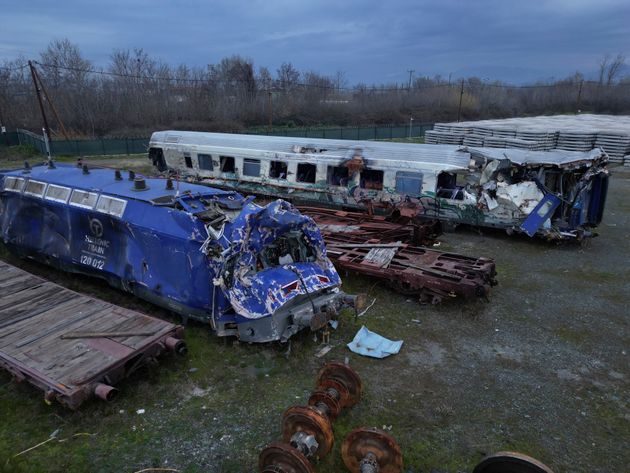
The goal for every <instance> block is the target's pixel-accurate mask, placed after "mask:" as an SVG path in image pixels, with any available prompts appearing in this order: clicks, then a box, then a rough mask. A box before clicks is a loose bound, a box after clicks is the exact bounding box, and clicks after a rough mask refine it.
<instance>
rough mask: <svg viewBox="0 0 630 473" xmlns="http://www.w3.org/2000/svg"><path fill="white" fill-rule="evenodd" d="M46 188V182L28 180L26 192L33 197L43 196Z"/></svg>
mask: <svg viewBox="0 0 630 473" xmlns="http://www.w3.org/2000/svg"><path fill="white" fill-rule="evenodd" d="M45 189H46V183H45V182H39V181H28V182H27V183H26V189H24V193H25V194H28V195H32V196H33V197H43V196H44V190H45Z"/></svg>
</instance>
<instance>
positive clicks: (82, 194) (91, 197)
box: [70, 189, 98, 209]
mask: <svg viewBox="0 0 630 473" xmlns="http://www.w3.org/2000/svg"><path fill="white" fill-rule="evenodd" d="M97 197H98V194H97V193H95V192H86V191H80V190H78V189H75V190H73V191H72V197H70V205H74V206H75V207H83V208H84V209H91V208H94V204H96V198H97Z"/></svg>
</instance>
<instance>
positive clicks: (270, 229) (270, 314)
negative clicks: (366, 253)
mask: <svg viewBox="0 0 630 473" xmlns="http://www.w3.org/2000/svg"><path fill="white" fill-rule="evenodd" d="M226 232H227V233H226ZM223 236H225V237H226V241H229V247H228V248H227V249H225V250H224V251H223V252H222V253H221V257H220V258H217V260H219V261H220V263H221V267H220V268H219V269H218V270H217V274H218V275H219V277H218V278H216V279H215V281H214V284H215V287H217V288H218V289H220V290H221V292H222V293H223V294H224V295H225V297H226V298H227V299H228V300H229V302H230V303H231V310H229V311H227V312H224V313H222V314H221V315H220V316H219V317H216V319H215V327H216V330H217V333H218V334H219V335H235V336H237V337H238V338H239V339H240V340H242V341H245V342H271V341H281V342H286V341H287V340H288V339H289V338H290V337H291V336H293V335H295V334H296V333H298V332H299V331H301V330H304V329H310V330H311V331H317V330H320V329H322V328H324V327H325V326H326V325H327V324H328V322H329V321H330V320H331V319H333V318H335V317H336V316H337V314H338V313H339V311H340V310H342V309H343V308H346V307H355V306H359V307H360V306H361V305H362V301H363V300H364V298H361V297H355V296H350V295H348V294H345V293H344V292H343V291H341V290H340V286H341V278H340V277H339V275H338V274H337V271H336V270H335V268H334V266H333V265H332V263H331V261H330V260H329V259H328V256H327V255H326V247H325V244H324V240H323V238H322V236H321V233H320V231H319V229H318V227H317V226H316V224H315V223H314V222H313V220H312V219H311V218H310V217H307V216H305V215H302V214H301V213H300V212H299V211H297V210H296V209H295V208H294V207H293V206H292V205H291V204H289V203H288V202H285V201H282V200H278V201H275V202H272V203H270V204H268V205H267V206H265V207H260V206H258V205H256V204H253V203H249V204H247V205H245V206H244V207H243V211H242V212H241V214H240V215H239V216H238V217H236V218H235V220H234V222H233V223H232V225H231V226H230V228H227V226H226V228H225V229H224V234H223ZM217 242H218V240H217ZM211 247H212V244H209V245H207V246H206V248H207V250H208V251H211ZM215 253H216V252H215Z"/></svg>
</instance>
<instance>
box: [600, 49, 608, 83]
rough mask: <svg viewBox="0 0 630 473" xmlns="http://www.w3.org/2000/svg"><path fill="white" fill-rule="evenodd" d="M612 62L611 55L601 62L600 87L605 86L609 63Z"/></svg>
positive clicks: (603, 58)
mask: <svg viewBox="0 0 630 473" xmlns="http://www.w3.org/2000/svg"><path fill="white" fill-rule="evenodd" d="M609 61H610V55H608V54H606V55H605V56H604V57H602V58H601V59H600V61H599V85H604V76H605V75H606V70H607V69H608V62H609Z"/></svg>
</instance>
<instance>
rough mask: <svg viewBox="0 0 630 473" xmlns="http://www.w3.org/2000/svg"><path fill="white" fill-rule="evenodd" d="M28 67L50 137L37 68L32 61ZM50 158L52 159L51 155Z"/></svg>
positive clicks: (47, 133) (45, 127) (45, 128)
mask: <svg viewBox="0 0 630 473" xmlns="http://www.w3.org/2000/svg"><path fill="white" fill-rule="evenodd" d="M28 67H29V68H30V69H31V77H32V78H33V85H34V86H35V93H36V94H37V101H38V102H39V110H40V111H41V112H42V119H43V120H44V130H45V131H46V135H48V136H49V137H50V136H51V135H50V127H49V126H48V120H47V119H46V112H45V111H44V102H42V96H41V93H40V89H39V84H38V83H37V73H36V72H35V67H33V63H32V62H31V61H28ZM48 157H50V155H49V156H48Z"/></svg>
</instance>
